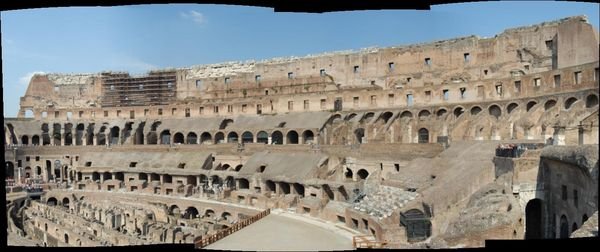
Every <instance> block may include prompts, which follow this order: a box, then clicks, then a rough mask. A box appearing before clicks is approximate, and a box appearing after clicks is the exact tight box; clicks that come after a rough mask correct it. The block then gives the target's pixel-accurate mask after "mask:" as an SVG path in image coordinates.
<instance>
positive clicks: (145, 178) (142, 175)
mask: <svg viewBox="0 0 600 252" xmlns="http://www.w3.org/2000/svg"><path fill="white" fill-rule="evenodd" d="M165 177H166V176H165ZM138 180H143V181H148V174H146V173H143V172H142V173H139V174H138ZM165 180H166V179H165ZM165 183H166V181H165Z"/></svg>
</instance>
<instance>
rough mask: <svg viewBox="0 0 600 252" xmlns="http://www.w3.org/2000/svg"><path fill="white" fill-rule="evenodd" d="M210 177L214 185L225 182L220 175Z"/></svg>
mask: <svg viewBox="0 0 600 252" xmlns="http://www.w3.org/2000/svg"><path fill="white" fill-rule="evenodd" d="M210 178H211V180H212V183H213V185H215V184H216V185H220V184H223V181H221V178H220V177H219V176H217V175H213V176H211V177H210Z"/></svg>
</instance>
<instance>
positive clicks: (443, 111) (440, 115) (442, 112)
mask: <svg viewBox="0 0 600 252" xmlns="http://www.w3.org/2000/svg"><path fill="white" fill-rule="evenodd" d="M446 113H448V111H447V110H445V109H440V110H438V111H437V113H436V115H437V116H438V117H442V116H444V115H445V114H446Z"/></svg>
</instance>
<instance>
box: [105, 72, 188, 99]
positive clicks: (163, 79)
mask: <svg viewBox="0 0 600 252" xmlns="http://www.w3.org/2000/svg"><path fill="white" fill-rule="evenodd" d="M101 77H102V98H101V103H102V107H128V106H150V105H168V104H170V103H172V102H173V101H175V98H176V93H175V92H176V88H177V76H176V72H175V71H156V72H150V73H148V75H146V76H141V77H132V76H130V75H129V74H128V73H102V74H101Z"/></svg>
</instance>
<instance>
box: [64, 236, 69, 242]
mask: <svg viewBox="0 0 600 252" xmlns="http://www.w3.org/2000/svg"><path fill="white" fill-rule="evenodd" d="M65 243H66V244H69V235H68V234H65Z"/></svg>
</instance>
